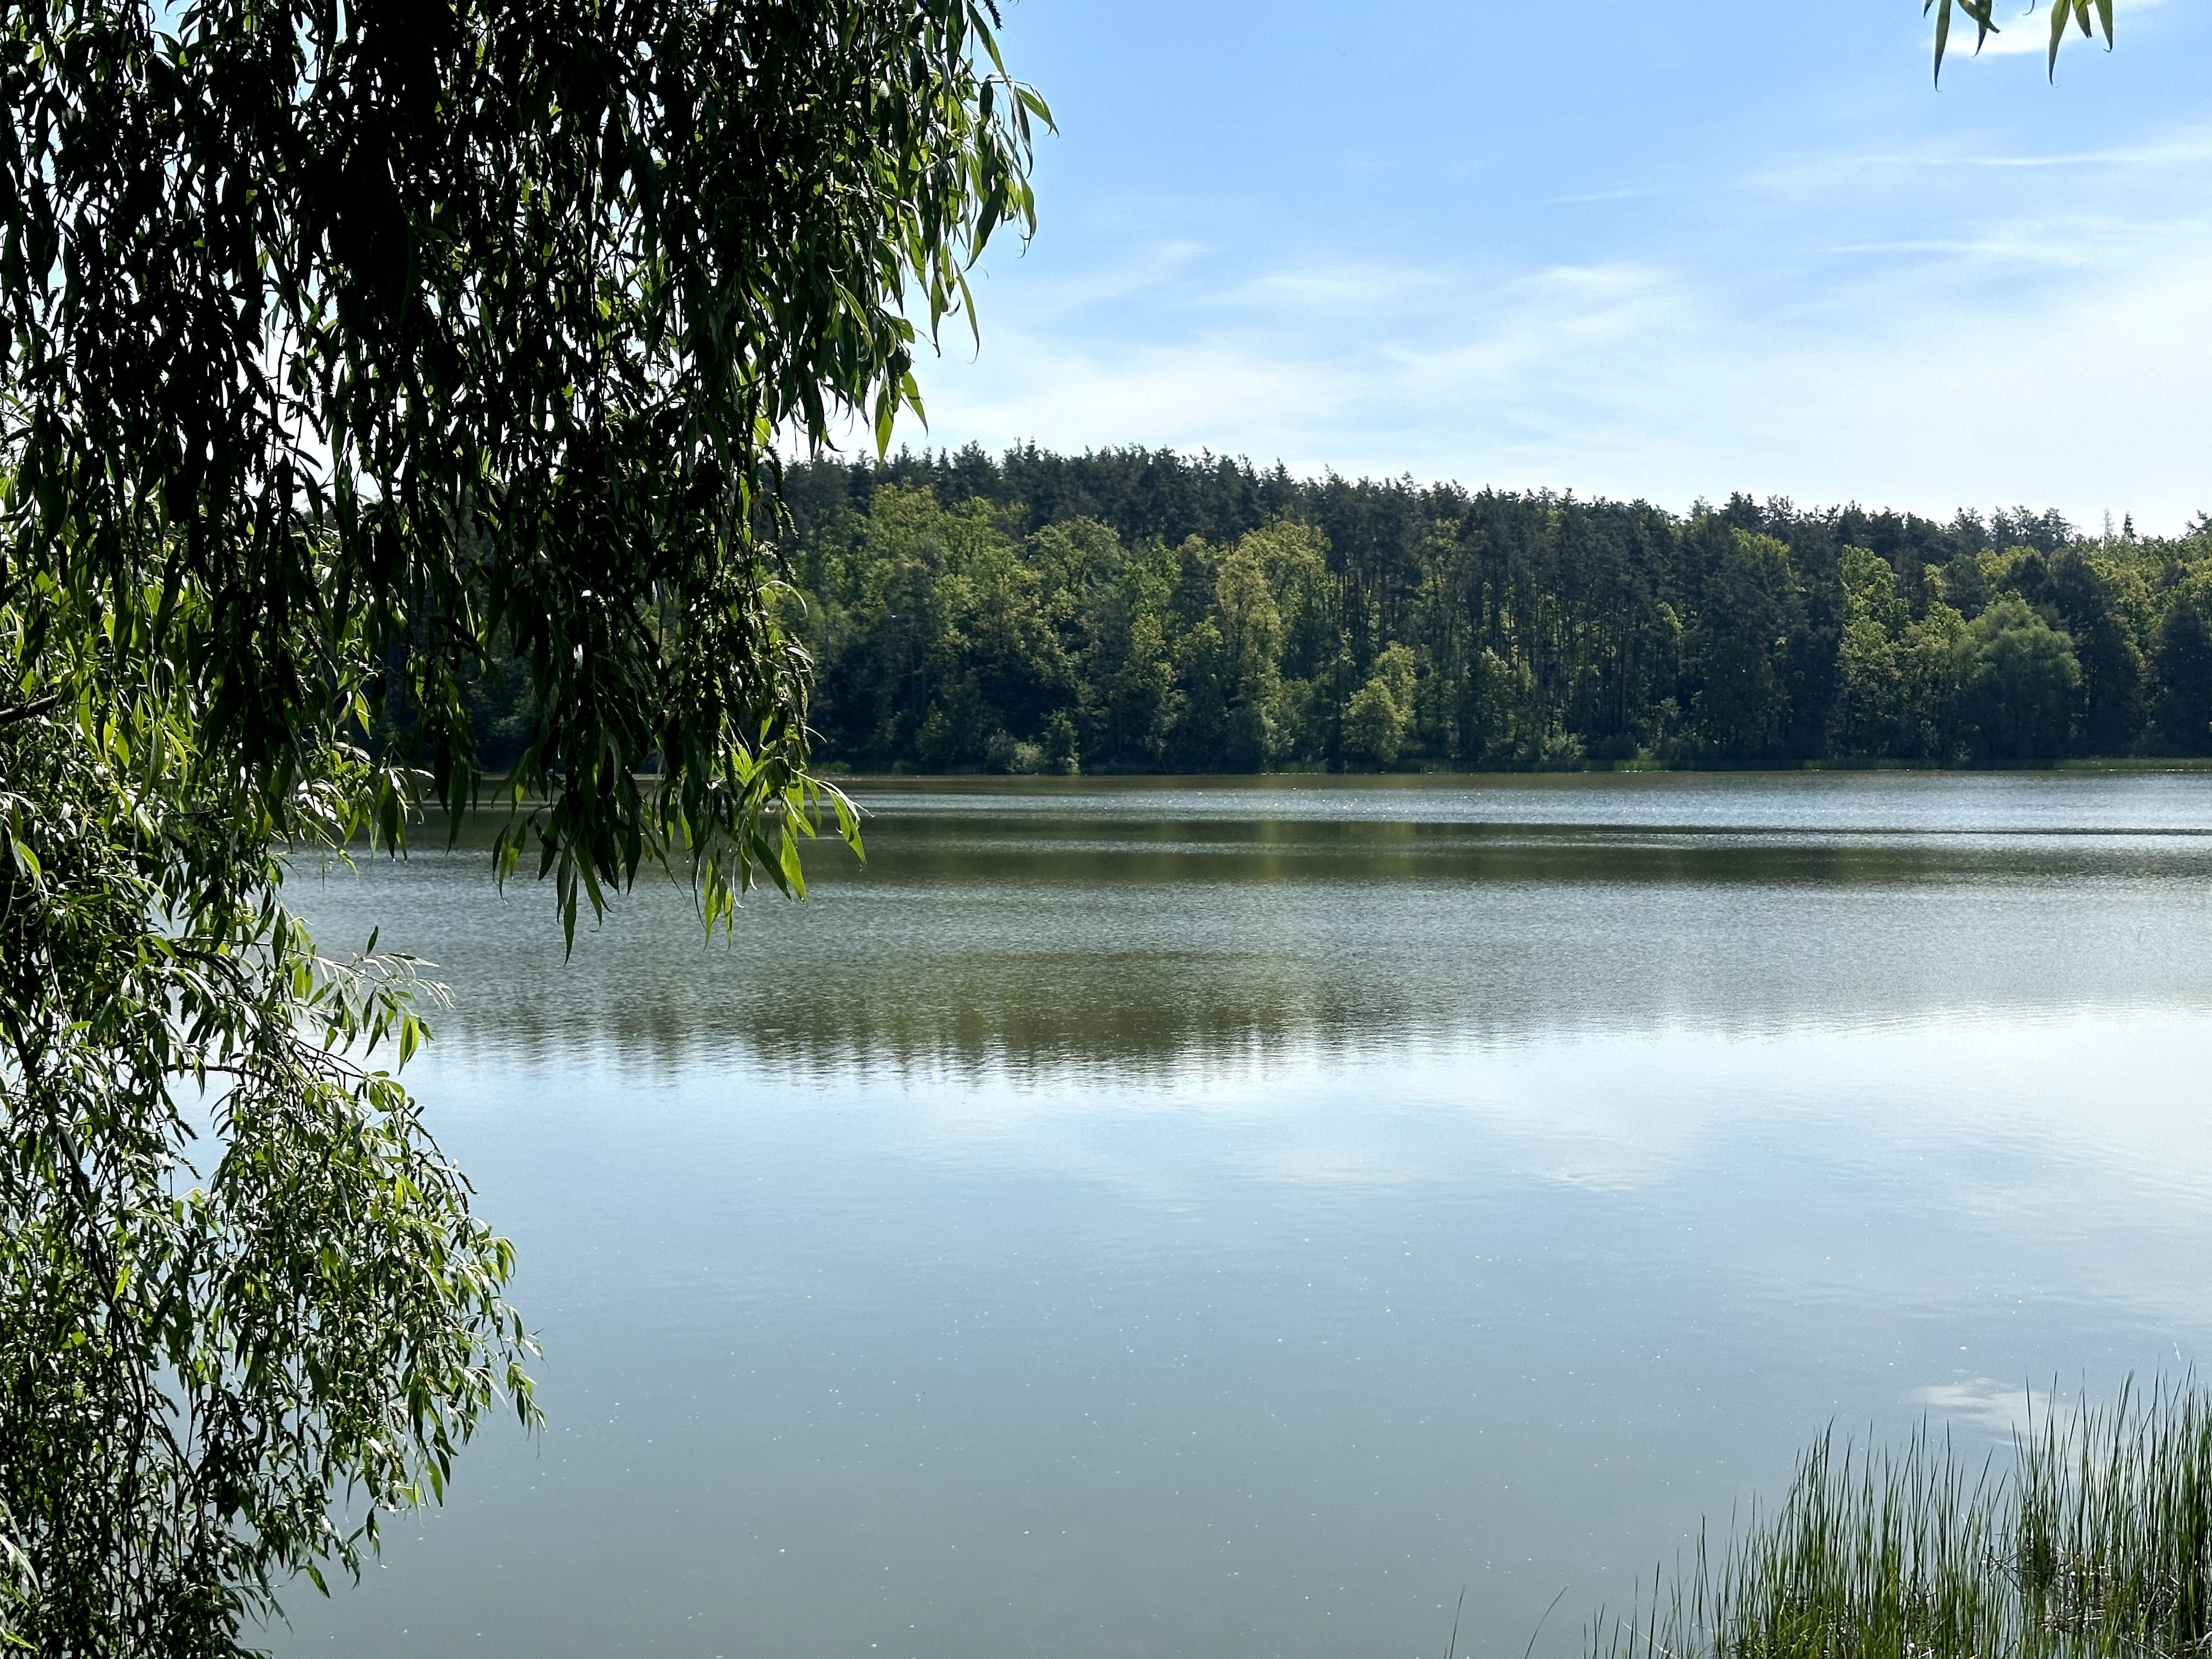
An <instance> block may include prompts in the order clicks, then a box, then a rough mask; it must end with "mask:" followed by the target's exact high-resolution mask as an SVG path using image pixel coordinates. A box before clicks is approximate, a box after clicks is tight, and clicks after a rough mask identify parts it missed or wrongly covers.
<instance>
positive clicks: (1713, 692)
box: [786, 448, 2212, 771]
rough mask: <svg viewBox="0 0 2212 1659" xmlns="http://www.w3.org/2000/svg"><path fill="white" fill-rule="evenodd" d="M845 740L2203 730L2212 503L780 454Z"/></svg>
mask: <svg viewBox="0 0 2212 1659" xmlns="http://www.w3.org/2000/svg"><path fill="white" fill-rule="evenodd" d="M787 501H788V503H789V507H790V510H791V513H792V520H793V522H792V526H791V531H790V533H789V534H788V535H787V538H786V553H787V559H788V562H789V566H790V574H791V577H792V580H793V583H794V585H795V586H796V588H797V590H798V597H799V600H800V601H801V602H802V603H803V604H804V605H805V614H804V616H803V617H794V625H795V627H796V628H797V630H798V632H799V635H800V636H801V637H802V638H804V639H805V641H806V642H807V643H808V645H809V646H810V647H811V649H812V650H813V651H814V652H815V653H817V658H818V671H819V675H820V679H819V690H818V692H817V702H816V704H815V708H814V723H815V724H816V726H817V727H818V728H819V729H820V731H821V732H822V737H823V743H822V748H821V750H820V752H821V753H822V754H823V755H824V757H829V758H834V759H836V760H839V761H842V762H844V763H847V764H849V765H851V766H853V767H854V768H855V769H882V768H891V767H901V768H904V767H912V768H917V769H925V770H945V769H968V768H981V769H997V770H1022V769H1067V768H1069V767H1071V766H1075V767H1080V768H1081V769H1084V770H1086V771H1091V770H1166V771H1224V770H1226V771H1254V770H1259V769H1267V768H1273V767H1280V766H1296V765H1309V766H1310V765H1327V766H1331V767H1349V768H1374V767H1382V766H1391V765H1398V766H1405V765H1411V764H1419V763H1427V764H1433V765H1443V766H1449V767H1462V768H1479V767H1521V766H1534V765H1542V764H1571V763H1581V762H1590V763H1601V762H1607V761H1617V760H1627V759H1632V758H1645V759H1651V760H1657V761H1662V762H1665V763H1673V764H1682V765H1699V764H1705V765H1730V764H1756V763H1790V762H1800V761H1805V760H1812V759H1832V760H1848V759H1882V758H1887V759H1894V760H1899V761H1917V762H1921V763H1940V764H1954V763H1975V762H1990V761H1995V762H2002V761H2008V760H2029V761H2033V760H2041V759H2048V758H2053V757H2060V756H2065V755H2081V754H2094V755H2125V754H2136V753H2153V754H2185V755H2196V754H2203V753H2205V752H2208V751H2212V627H2208V619H2209V618H2212V537H2207V536H2205V535H2203V534H2201V533H2200V534H2198V535H2197V536H2195V537H2193V538H2190V539H2186V540H2180V541H2160V540H2149V539H2142V538H2137V537H2136V536H2134V535H2133V534H2132V527H2131V526H2130V528H2129V530H2128V531H2125V532H2123V533H2121V534H2118V535H2113V536H2110V537H2106V536H2104V535H2101V534H2100V535H2099V536H2096V537H2088V536H2085V535H2083V534H2081V533H2078V532H2076V531H2075V528H2074V527H2073V526H2069V524H2067V523H2066V521H2065V520H2063V519H2062V518H2061V517H2059V516H2058V514H2057V513H2051V512H2044V513H2036V512H2032V511H2030V510H2028V509H2027V508H2017V509H2014V510H2011V511H2003V512H1998V513H1994V514H1991V515H1990V516H1987V517H1983V516H1980V515H1978V514H1975V513H1960V514H1958V515H1957V516H1956V517H1955V518H1954V519H1953V520H1952V521H1951V522H1949V523H1948V524H1939V523H1936V522H1934V521H1931V520H1927V519H1923V518H1919V517H1917V516H1914V515H1912V514H1910V513H1892V512H1880V511H1869V510H1867V509H1864V508H1861V507H1837V508H1824V509H1818V510H1808V509H1802V508H1799V507H1796V506H1794V505H1792V504H1791V503H1790V502H1789V501H1764V502H1760V501H1753V500H1751V499H1749V498H1748V497H1746V496H1743V495H1735V496H1732V497H1730V498H1729V501H1727V502H1726V504H1725V505H1723V506H1718V507H1711V506H1706V505H1704V504H1700V505H1699V507H1696V508H1694V509H1693V510H1692V512H1691V513H1688V514H1687V515H1676V514H1674V513H1668V512H1665V511H1662V509H1660V508H1658V507H1652V506H1650V505H1649V504H1648V503H1644V502H1626V503H1624V502H1617V501H1580V500H1577V499H1576V498H1574V497H1573V496H1571V495H1566V496H1559V495H1548V494H1533V495H1522V494H1512V493H1502V492H1498V491H1483V492H1480V493H1472V492H1469V491H1468V490H1465V489H1460V488H1458V487H1456V486H1452V485H1440V486H1417V485H1415V484H1413V483H1411V482H1410V481H1397V482H1389V481H1384V482H1373V481H1358V482H1354V481H1352V480H1348V479H1345V478H1341V477H1334V476H1333V475H1332V476H1327V477H1320V478H1297V477H1291V475H1290V474H1289V473H1288V472H1287V471H1285V470H1283V469H1282V468H1281V467H1277V468H1275V469H1273V470H1272V471H1257V470H1255V469H1254V468H1253V467H1251V466H1250V465H1247V464H1245V463H1243V462H1239V461H1232V460H1227V459H1218V458H1214V457H1207V456H1201V457H1185V456H1179V455H1176V454H1173V453H1157V452H1146V451H1143V450H1118V451H1107V452H1103V453H1092V454H1088V455H1084V456H1061V455H1054V454H1051V453H1046V452H1043V451H1040V450H1036V449H1034V448H1024V449H1019V450H1015V451H1012V452H1009V453H1006V455H1004V456H1002V457H996V458H994V457H992V456H989V455H987V454H985V453H982V452H981V451H980V450H977V449H974V448H969V449H967V450H963V451H960V452H958V453H949V454H937V455H913V454H907V455H902V456H899V457H897V458H896V459H891V460H889V461H887V462H885V463H884V464H881V465H873V464H859V465H838V464H820V463H818V464H816V465H811V466H803V467H798V468H794V469H793V471H792V473H791V475H790V476H789V477H788V479H787Z"/></svg>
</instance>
